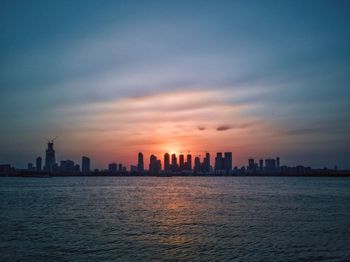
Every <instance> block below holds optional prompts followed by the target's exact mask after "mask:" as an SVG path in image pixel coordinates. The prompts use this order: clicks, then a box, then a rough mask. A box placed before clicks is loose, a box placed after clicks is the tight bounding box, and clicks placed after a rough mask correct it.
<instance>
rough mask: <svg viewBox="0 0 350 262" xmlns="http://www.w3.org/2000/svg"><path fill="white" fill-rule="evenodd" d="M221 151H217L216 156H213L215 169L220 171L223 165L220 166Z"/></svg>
mask: <svg viewBox="0 0 350 262" xmlns="http://www.w3.org/2000/svg"><path fill="white" fill-rule="evenodd" d="M222 160H223V159H222V153H221V152H218V153H216V157H215V171H216V172H217V171H220V170H223V166H222V162H223V161H222Z"/></svg>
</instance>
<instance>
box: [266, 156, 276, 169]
mask: <svg viewBox="0 0 350 262" xmlns="http://www.w3.org/2000/svg"><path fill="white" fill-rule="evenodd" d="M275 169H276V160H275V159H272V158H271V159H265V170H267V171H273V170H275Z"/></svg>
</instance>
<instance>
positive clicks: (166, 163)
mask: <svg viewBox="0 0 350 262" xmlns="http://www.w3.org/2000/svg"><path fill="white" fill-rule="evenodd" d="M164 171H166V172H168V171H170V155H169V154H168V153H165V154H164Z"/></svg>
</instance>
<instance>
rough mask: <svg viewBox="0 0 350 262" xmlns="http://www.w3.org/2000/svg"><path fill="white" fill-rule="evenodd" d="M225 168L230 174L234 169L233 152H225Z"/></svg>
mask: <svg viewBox="0 0 350 262" xmlns="http://www.w3.org/2000/svg"><path fill="white" fill-rule="evenodd" d="M224 170H225V171H226V174H229V173H231V171H232V152H225V160H224Z"/></svg>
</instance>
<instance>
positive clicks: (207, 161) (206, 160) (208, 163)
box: [204, 153, 210, 172]
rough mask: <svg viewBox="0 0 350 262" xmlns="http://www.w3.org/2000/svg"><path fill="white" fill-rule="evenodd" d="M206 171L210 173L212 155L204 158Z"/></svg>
mask: <svg viewBox="0 0 350 262" xmlns="http://www.w3.org/2000/svg"><path fill="white" fill-rule="evenodd" d="M204 169H205V170H204V171H205V172H210V154H209V153H206V154H205V158H204Z"/></svg>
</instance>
